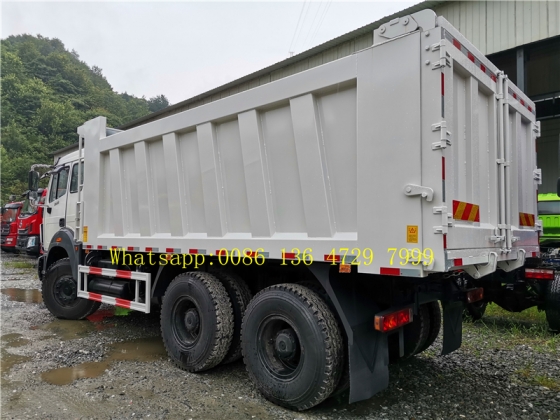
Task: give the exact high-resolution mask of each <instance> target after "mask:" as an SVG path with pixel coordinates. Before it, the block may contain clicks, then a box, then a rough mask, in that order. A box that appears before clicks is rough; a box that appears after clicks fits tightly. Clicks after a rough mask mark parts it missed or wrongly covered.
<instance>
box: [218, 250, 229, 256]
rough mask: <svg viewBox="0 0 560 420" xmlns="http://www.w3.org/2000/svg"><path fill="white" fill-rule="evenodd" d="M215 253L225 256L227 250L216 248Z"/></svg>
mask: <svg viewBox="0 0 560 420" xmlns="http://www.w3.org/2000/svg"><path fill="white" fill-rule="evenodd" d="M216 255H217V256H220V255H225V256H227V250H226V249H217V250H216Z"/></svg>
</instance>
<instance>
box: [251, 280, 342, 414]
mask: <svg viewBox="0 0 560 420" xmlns="http://www.w3.org/2000/svg"><path fill="white" fill-rule="evenodd" d="M242 349H243V359H244V361H245V365H246V367H247V372H248V373H249V377H250V378H251V380H252V381H253V382H254V383H255V385H256V386H257V388H258V389H259V391H260V392H261V393H262V394H263V395H264V396H265V397H266V398H267V399H269V400H270V401H272V402H274V403H275V404H278V405H281V406H284V407H288V408H290V409H295V410H305V409H308V408H311V407H313V406H315V405H317V404H319V403H320V402H322V401H323V400H325V399H326V398H327V397H328V396H329V395H330V394H331V393H332V392H333V390H334V389H335V387H336V385H337V383H338V381H339V380H340V374H341V370H342V360H343V351H342V336H341V334H340V329H339V327H338V324H337V322H336V319H335V317H334V315H333V313H332V312H331V310H330V309H329V307H328V306H327V304H326V303H325V302H324V301H323V299H321V298H320V297H319V296H318V295H317V294H316V293H314V292H313V291H311V290H309V289H308V288H306V287H304V286H301V285H296V284H280V285H276V286H272V287H269V288H267V289H264V290H263V291H261V292H260V293H259V294H257V295H256V296H255V298H254V299H253V300H252V301H251V303H250V304H249V307H248V308H247V311H246V312H245V317H244V318H243V330H242Z"/></svg>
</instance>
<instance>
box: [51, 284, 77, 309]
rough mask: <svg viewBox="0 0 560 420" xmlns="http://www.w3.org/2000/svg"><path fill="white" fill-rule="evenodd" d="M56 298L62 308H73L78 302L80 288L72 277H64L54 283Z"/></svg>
mask: <svg viewBox="0 0 560 420" xmlns="http://www.w3.org/2000/svg"><path fill="white" fill-rule="evenodd" d="M54 298H55V300H56V301H57V303H58V304H59V305H60V306H64V307H71V306H74V305H76V304H77V303H78V302H79V301H78V287H77V284H76V281H75V280H74V279H73V278H72V276H62V277H59V278H57V279H56V281H55V283H54Z"/></svg>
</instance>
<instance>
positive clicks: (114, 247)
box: [111, 245, 119, 249]
mask: <svg viewBox="0 0 560 420" xmlns="http://www.w3.org/2000/svg"><path fill="white" fill-rule="evenodd" d="M111 249H119V247H118V246H116V245H113V246H112V247H111Z"/></svg>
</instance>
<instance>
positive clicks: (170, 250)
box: [165, 248, 173, 252]
mask: <svg viewBox="0 0 560 420" xmlns="http://www.w3.org/2000/svg"><path fill="white" fill-rule="evenodd" d="M165 252H173V248H165Z"/></svg>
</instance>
